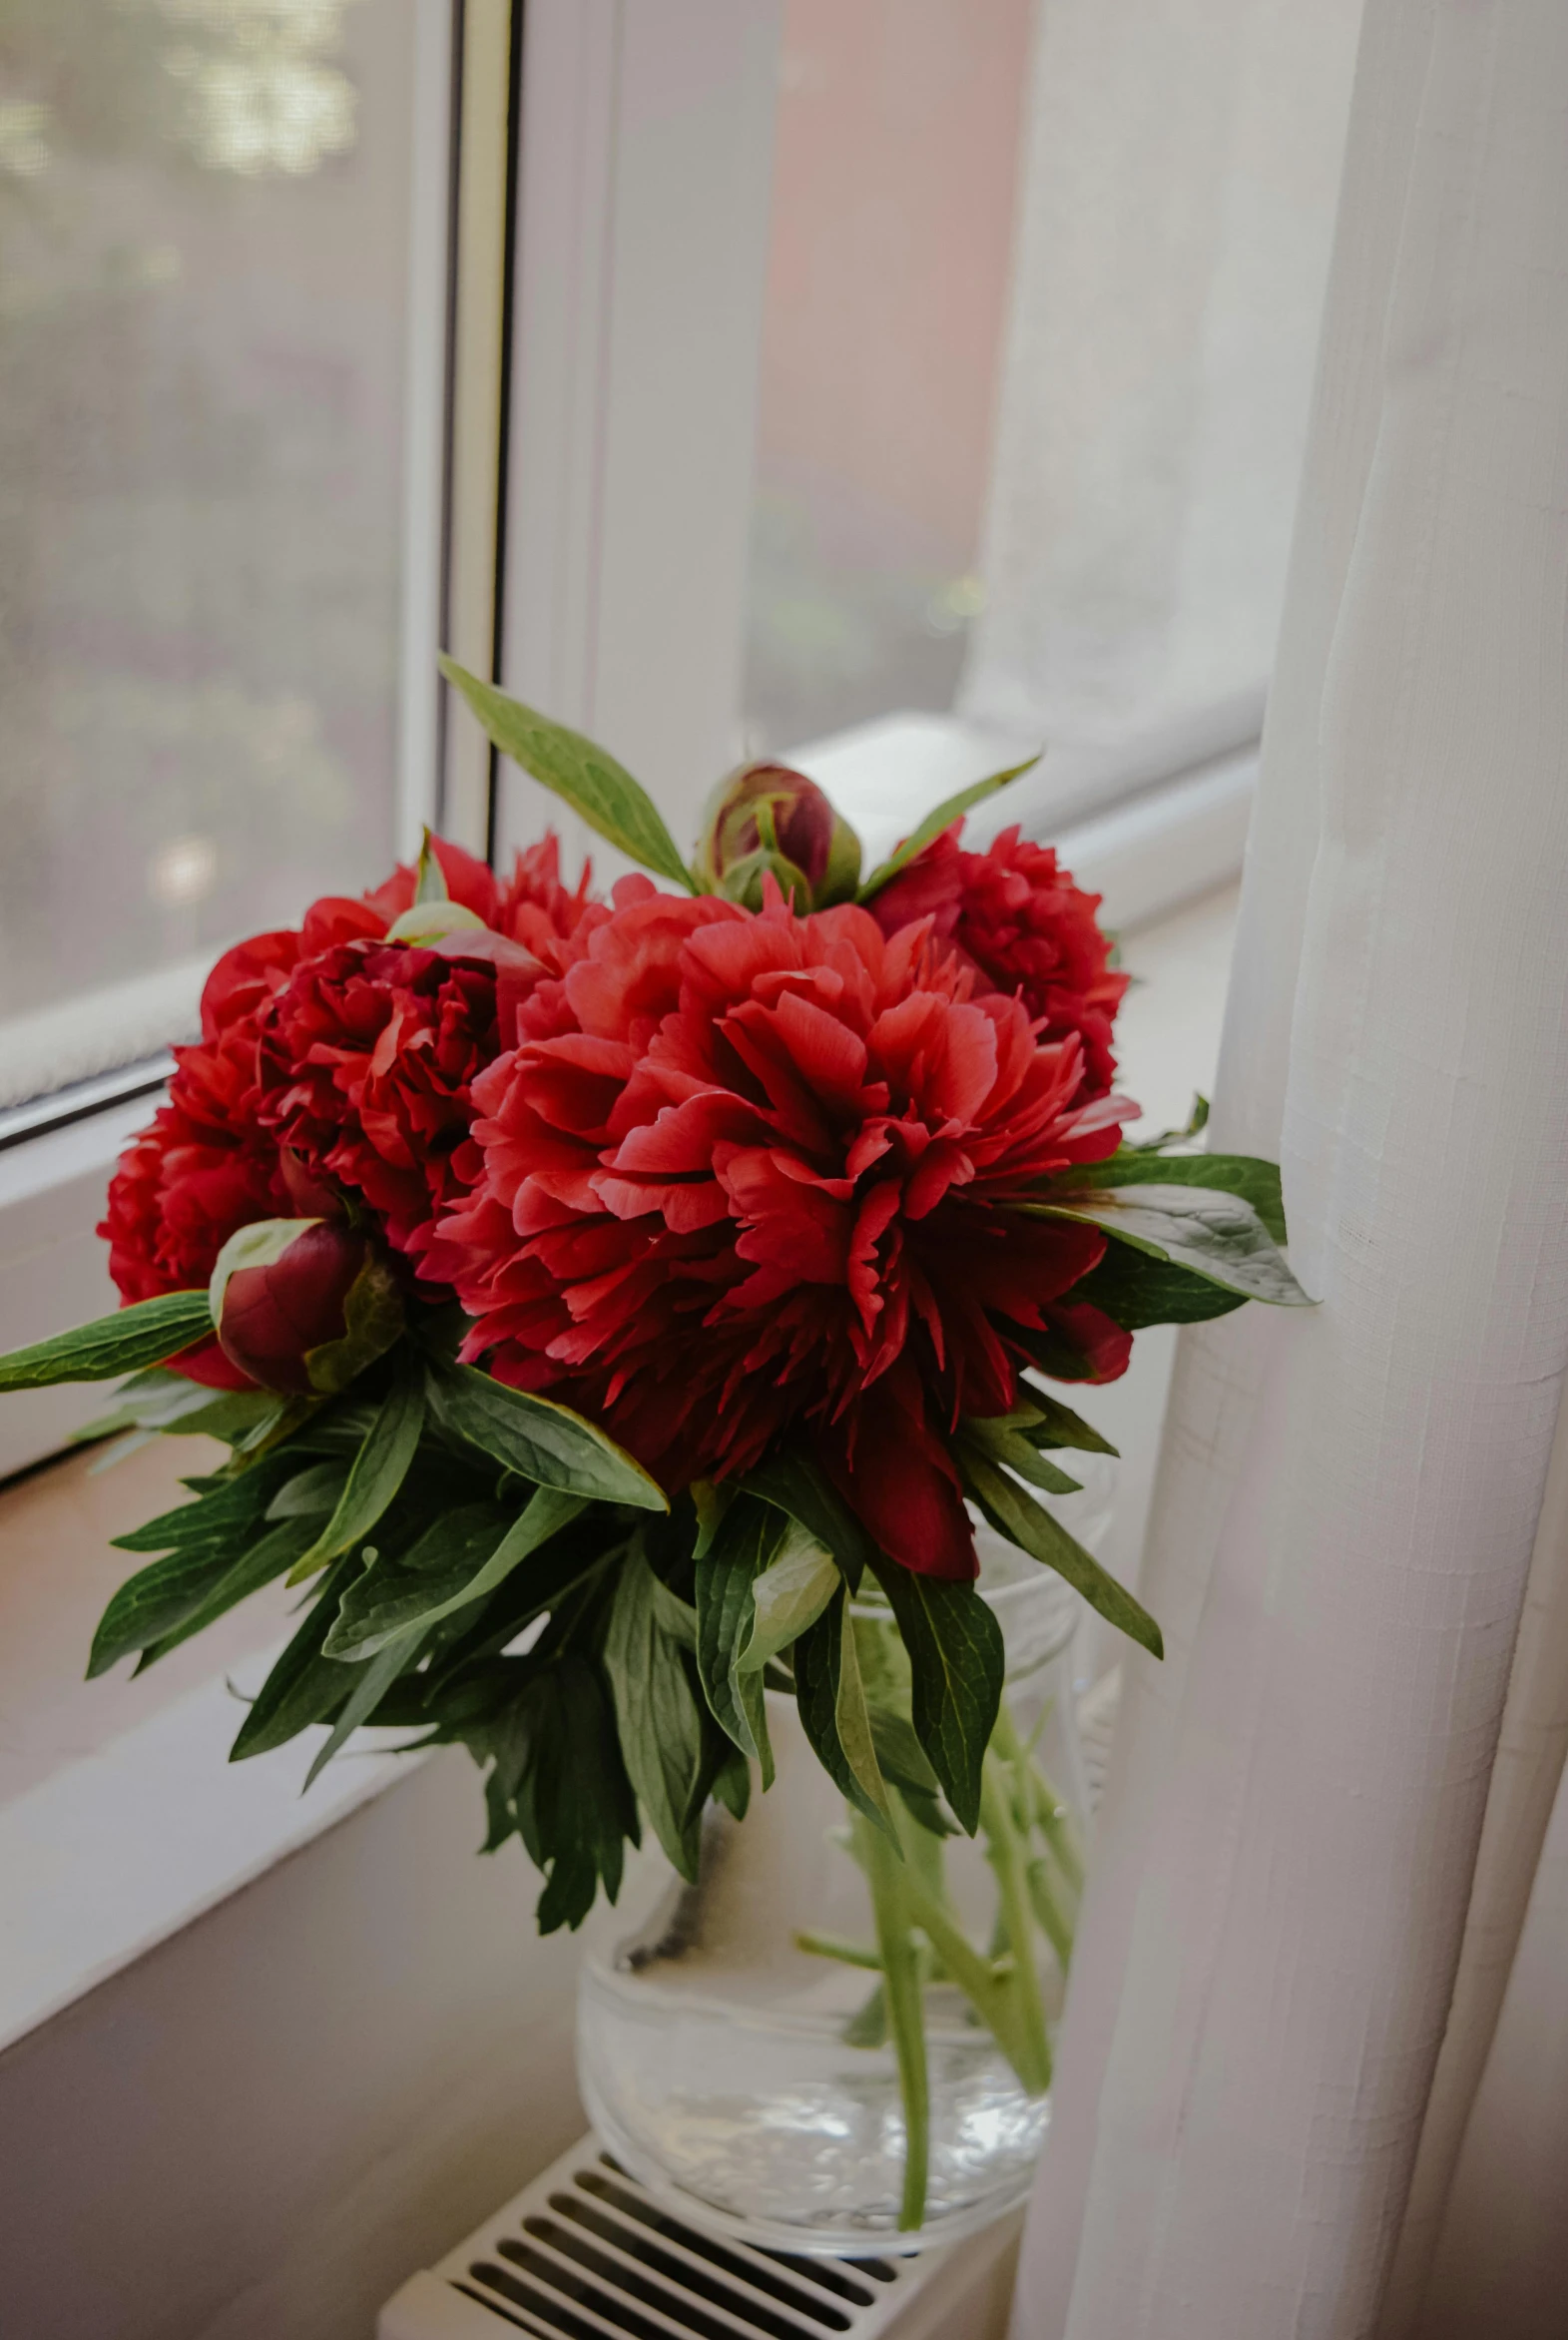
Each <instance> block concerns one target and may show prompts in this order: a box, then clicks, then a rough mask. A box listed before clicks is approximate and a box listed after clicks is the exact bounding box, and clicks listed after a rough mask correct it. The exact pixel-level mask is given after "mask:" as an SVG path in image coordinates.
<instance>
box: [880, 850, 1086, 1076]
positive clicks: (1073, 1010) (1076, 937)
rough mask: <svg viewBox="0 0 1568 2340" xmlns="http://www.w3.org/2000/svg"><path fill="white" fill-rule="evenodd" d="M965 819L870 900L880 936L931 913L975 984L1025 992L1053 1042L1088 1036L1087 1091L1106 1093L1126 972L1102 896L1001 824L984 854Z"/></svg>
mask: <svg viewBox="0 0 1568 2340" xmlns="http://www.w3.org/2000/svg"><path fill="white" fill-rule="evenodd" d="M962 829H963V823H962V822H961V821H959V822H955V823H954V824H953V826H952V828H951V829H947V830H944V831H943V832H942V835H941V836H940V837H939V838H937V839H936V840H935V841H934V843H932V844H931V845H928V846H927V847H926V849H925V851H924V852H923V853H921V854H917V855H916V856H915V858H914V860H913V861H912V862H911V863H910V864H909V865H908V867H907V869H904V870H901V871H900V872H899V874H898V876H897V877H896V878H893V879H892V880H891V882H890V883H889V884H887V885H884V886H883V887H882V889H881V891H880V892H879V893H878V894H876V895H875V896H874V897H873V898H872V900H871V903H870V905H869V906H870V910H871V914H872V916H873V917H874V918H875V920H876V922H877V924H878V925H879V926H880V928H881V930H882V932H883V933H884V934H896V933H897V931H898V929H899V927H900V926H903V925H907V924H908V923H910V922H911V921H912V920H915V919H920V918H929V919H930V920H931V923H932V928H933V930H934V932H935V933H936V935H937V936H938V937H939V939H940V940H941V941H942V942H945V943H946V944H948V946H949V947H950V948H951V949H952V951H953V952H954V953H955V954H956V956H957V957H958V959H959V961H960V963H961V964H964V965H966V966H969V967H972V968H973V969H974V971H975V975H976V978H977V985H978V988H980V989H982V990H995V991H1002V992H1006V993H1007V994H1008V995H1009V996H1014V995H1016V996H1017V997H1018V998H1020V999H1022V1001H1023V1003H1024V1005H1025V1007H1026V1008H1027V1009H1028V1010H1029V1013H1030V1015H1031V1016H1033V1017H1034V1018H1035V1019H1036V1021H1037V1023H1039V1024H1040V1026H1041V1027H1042V1030H1041V1036H1042V1037H1043V1038H1044V1039H1047V1040H1065V1039H1067V1038H1068V1037H1069V1036H1070V1035H1071V1034H1073V1033H1076V1034H1077V1035H1078V1037H1079V1038H1080V1039H1081V1040H1082V1042H1083V1088H1082V1092H1081V1093H1082V1094H1083V1095H1084V1096H1086V1097H1092V1096H1102V1095H1104V1093H1105V1092H1106V1091H1107V1090H1108V1089H1109V1088H1110V1086H1111V1083H1112V1081H1113V1079H1114V1078H1115V1076H1116V1059H1115V1057H1114V1055H1113V1054H1112V1050H1111V1027H1112V1024H1113V1022H1114V1021H1115V1017H1116V1011H1117V1009H1118V1007H1119V1006H1120V1005H1121V1003H1122V994H1123V993H1124V992H1125V990H1126V989H1127V980H1128V979H1127V977H1126V975H1123V974H1118V973H1117V972H1116V970H1115V969H1114V968H1113V967H1112V965H1111V963H1110V957H1111V944H1110V940H1109V937H1108V936H1107V935H1106V934H1105V933H1104V931H1103V930H1102V928H1101V926H1100V924H1099V921H1098V919H1097V918H1096V916H1095V912H1096V910H1097V909H1098V908H1099V906H1100V896H1099V895H1098V894H1097V893H1084V892H1082V891H1081V890H1080V889H1079V887H1078V886H1076V885H1075V884H1074V883H1073V881H1072V878H1070V877H1069V875H1068V873H1067V872H1066V871H1065V870H1062V869H1059V868H1058V867H1057V861H1056V856H1055V854H1054V853H1053V852H1052V851H1051V849H1050V847H1049V846H1043V845H1032V844H1030V842H1029V841H1028V840H1027V839H1026V838H1021V837H1020V836H1019V833H1018V831H1017V830H1016V829H1004V830H1003V832H1002V834H1001V836H1000V837H999V838H998V839H997V840H996V843H995V844H994V845H993V846H992V847H991V848H990V849H989V851H988V852H986V853H983V854H970V853H965V852H964V851H963V850H962V848H961V847H960V845H959V842H958V840H959V836H960V833H961V832H962Z"/></svg>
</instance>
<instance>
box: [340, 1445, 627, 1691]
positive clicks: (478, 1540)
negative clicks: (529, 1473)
mask: <svg viewBox="0 0 1568 2340" xmlns="http://www.w3.org/2000/svg"><path fill="white" fill-rule="evenodd" d="M584 1507H585V1506H584V1503H583V1499H582V1497H581V1496H580V1495H563V1494H562V1493H561V1492H560V1491H559V1489H557V1488H555V1487H550V1486H541V1487H536V1488H535V1490H534V1492H533V1494H532V1495H531V1496H530V1498H529V1500H528V1502H527V1503H526V1504H525V1506H524V1508H523V1510H522V1511H521V1513H520V1514H519V1515H518V1517H517V1518H516V1519H514V1520H513V1521H512V1523H511V1525H510V1526H509V1527H508V1528H507V1529H506V1531H505V1532H504V1534H502V1535H501V1537H500V1540H499V1541H497V1539H496V1529H497V1525H498V1522H499V1519H500V1516H501V1515H500V1513H499V1512H498V1511H497V1509H496V1506H495V1505H494V1504H493V1503H472V1504H468V1505H465V1506H463V1508H461V1509H459V1510H457V1511H453V1512H451V1513H450V1514H449V1515H448V1516H447V1517H445V1518H443V1519H439V1520H437V1522H436V1523H435V1525H434V1526H433V1527H430V1528H428V1529H427V1530H426V1531H425V1533H424V1534H423V1535H422V1536H421V1537H420V1538H419V1540H418V1542H417V1543H415V1544H414V1545H413V1546H412V1548H411V1549H410V1550H408V1551H406V1552H404V1553H402V1554H401V1555H399V1557H398V1558H397V1559H396V1560H395V1561H389V1560H388V1559H386V1558H385V1557H382V1558H379V1559H377V1560H376V1561H375V1562H374V1563H373V1564H372V1565H371V1566H370V1567H369V1568H367V1569H366V1570H365V1572H364V1574H363V1575H362V1576H361V1577H360V1578H359V1579H358V1580H357V1582H356V1583H354V1584H351V1585H350V1586H349V1588H348V1590H347V1592H346V1593H344V1595H343V1603H342V1607H341V1608H340V1610H339V1611H338V1616H337V1622H336V1624H335V1625H334V1626H333V1627H332V1630H331V1632H330V1633H329V1634H328V1635H327V1639H326V1654H327V1656H328V1657H339V1658H362V1657H370V1656H372V1655H374V1653H375V1652H376V1651H377V1650H379V1649H381V1648H383V1647H385V1646H386V1644H387V1643H388V1642H390V1641H392V1640H395V1639H397V1638H398V1637H399V1636H400V1635H401V1634H402V1633H404V1632H405V1631H407V1630H408V1628H409V1627H410V1626H413V1625H420V1626H423V1627H429V1626H431V1625H434V1624H438V1623H439V1622H440V1621H441V1619H442V1618H443V1617H449V1616H452V1615H454V1614H455V1612H456V1611H457V1610H458V1609H463V1608H468V1607H470V1606H471V1605H472V1604H473V1603H474V1602H475V1601H479V1600H483V1599H485V1598H486V1597H487V1596H488V1595H489V1594H490V1593H492V1592H493V1591H494V1590H495V1589H496V1587H497V1586H498V1585H500V1584H504V1583H505V1581H506V1579H507V1577H508V1576H510V1575H511V1573H512V1571H513V1569H514V1568H518V1567H520V1566H521V1565H522V1563H523V1561H524V1560H526V1559H528V1558H529V1557H530V1556H531V1555H532V1554H533V1553H534V1552H536V1551H537V1550H538V1549H539V1546H540V1545H541V1544H542V1543H545V1542H547V1541H548V1539H549V1538H550V1537H551V1536H552V1535H554V1534H555V1533H556V1532H557V1530H558V1529H559V1528H562V1527H565V1526H567V1525H569V1523H570V1522H571V1521H572V1520H573V1519H575V1518H576V1517H577V1516H578V1514H579V1512H580V1511H582V1510H583V1509H584ZM583 1572H584V1571H583V1569H582V1568H581V1567H577V1568H575V1569H574V1577H575V1576H576V1575H581V1574H582V1573H583ZM553 1589H555V1587H554V1586H553V1585H552V1590H553Z"/></svg>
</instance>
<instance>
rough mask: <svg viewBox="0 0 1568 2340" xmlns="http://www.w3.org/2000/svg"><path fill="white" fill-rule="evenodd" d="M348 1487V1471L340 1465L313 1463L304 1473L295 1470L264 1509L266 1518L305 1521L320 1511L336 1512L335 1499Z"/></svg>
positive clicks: (343, 1465)
mask: <svg viewBox="0 0 1568 2340" xmlns="http://www.w3.org/2000/svg"><path fill="white" fill-rule="evenodd" d="M347 1484H348V1471H347V1467H346V1465H345V1464H343V1463H311V1464H310V1466H309V1468H308V1469H307V1470H300V1471H296V1472H295V1474H294V1476H293V1477H292V1478H289V1479H285V1480H284V1482H283V1484H282V1485H281V1486H280V1487H279V1488H278V1490H277V1492H276V1494H275V1495H273V1497H272V1499H271V1501H270V1502H269V1503H268V1504H267V1506H266V1515H267V1517H268V1519H304V1518H307V1517H309V1516H312V1515H313V1514H315V1513H318V1512H321V1511H331V1510H335V1508H336V1506H337V1499H338V1497H339V1496H340V1495H341V1493H342V1491H343V1489H344V1487H345V1486H346V1485H347Z"/></svg>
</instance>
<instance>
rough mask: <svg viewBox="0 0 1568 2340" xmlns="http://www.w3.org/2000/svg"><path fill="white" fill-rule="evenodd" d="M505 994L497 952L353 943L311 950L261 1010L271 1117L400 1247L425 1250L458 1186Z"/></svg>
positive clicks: (264, 1106)
mask: <svg viewBox="0 0 1568 2340" xmlns="http://www.w3.org/2000/svg"><path fill="white" fill-rule="evenodd" d="M519 955H520V954H519ZM496 990H497V983H496V968H495V966H494V964H493V962H490V961H488V960H484V959H474V960H465V959H460V958H453V957H449V956H448V955H447V954H446V953H445V952H442V951H436V950H426V949H422V948H416V947H413V946H412V945H410V944H407V943H401V942H393V943H385V942H358V943H345V944H343V945H341V946H340V947H339V948H338V949H336V950H328V951H323V952H321V953H320V955H319V956H317V957H315V958H311V959H306V960H304V961H303V962H302V963H301V964H300V966H299V968H298V969H297V971H296V973H295V975H294V978H293V980H292V981H291V982H290V983H289V984H288V985H287V987H286V989H285V990H284V991H282V992H281V993H280V994H279V996H278V999H277V1000H276V1002H275V1004H274V1006H273V1008H272V1011H271V1013H270V1015H269V1016H268V1017H267V1019H266V1024H265V1028H264V1030H263V1033H262V1038H261V1086H262V1098H261V1108H260V1110H261V1121H262V1123H263V1125H264V1127H265V1128H266V1130H267V1131H268V1132H269V1134H270V1135H271V1138H272V1141H273V1143H274V1144H277V1145H284V1146H287V1147H288V1148H289V1149H290V1151H291V1152H292V1153H293V1154H294V1155H295V1156H296V1157H297V1159H298V1160H299V1161H301V1162H302V1163H303V1164H304V1165H305V1168H306V1170H307V1171H308V1172H309V1173H310V1174H311V1175H312V1176H314V1177H316V1178H318V1179H323V1180H329V1181H331V1182H334V1183H335V1184H336V1185H337V1186H339V1187H346V1188H348V1189H349V1190H350V1191H351V1192H352V1193H353V1194H355V1195H357V1196H359V1197H360V1198H361V1199H362V1200H363V1201H364V1202H365V1203H367V1204H368V1205H369V1207H370V1209H371V1210H372V1211H374V1212H376V1213H377V1214H378V1215H379V1216H380V1217H381V1219H382V1220H383V1221H384V1224H385V1230H386V1238H387V1241H388V1242H389V1243H390V1244H391V1246H392V1248H393V1249H394V1250H395V1251H402V1252H408V1251H415V1250H417V1249H419V1248H420V1246H421V1245H422V1243H423V1241H424V1239H425V1235H426V1232H427V1230H428V1227H429V1223H430V1219H431V1217H432V1214H433V1213H434V1211H435V1210H436V1209H437V1208H438V1207H439V1205H440V1204H442V1203H443V1202H445V1201H447V1200H449V1199H451V1198H452V1197H454V1196H456V1195H458V1194H460V1193H462V1192H463V1184H462V1181H461V1180H460V1179H459V1177H458V1176H457V1173H456V1171H455V1170H454V1167H453V1156H454V1154H455V1153H456V1151H457V1149H458V1148H459V1147H460V1146H461V1145H462V1144H463V1142H464V1141H465V1139H466V1138H467V1135H468V1125H469V1122H470V1120H471V1119H472V1111H473V1109H472V1106H471V1104H470V1101H469V1097H470V1090H471V1087H472V1084H473V1080H474V1076H475V1075H476V1074H477V1073H479V1072H481V1071H482V1070H483V1068H484V1067H485V1065H487V1064H488V1063H490V1062H491V1060H492V1059H493V1058H494V1057H495V1056H496V1054H497V1053H498V1051H499V1046H500V1042H499V1039H498V1024H497V1002H496Z"/></svg>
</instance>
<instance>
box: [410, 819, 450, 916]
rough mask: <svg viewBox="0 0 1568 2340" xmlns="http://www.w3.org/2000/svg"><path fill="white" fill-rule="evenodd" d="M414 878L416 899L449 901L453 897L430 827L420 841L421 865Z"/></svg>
mask: <svg viewBox="0 0 1568 2340" xmlns="http://www.w3.org/2000/svg"><path fill="white" fill-rule="evenodd" d="M414 878H415V883H414V899H415V901H447V900H449V899H450V898H451V896H450V892H449V889H448V886H447V882H446V872H445V871H444V870H443V869H442V867H441V857H440V855H439V854H438V853H437V852H436V850H435V840H434V838H433V837H432V836H431V835H430V832H429V830H428V829H426V830H425V832H424V834H423V836H422V837H421V839H420V841H419V865H418V868H417V870H416V871H415V873H414Z"/></svg>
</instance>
